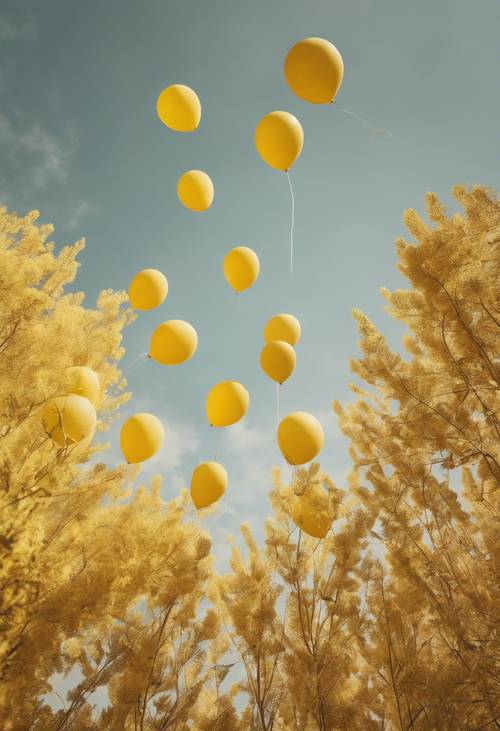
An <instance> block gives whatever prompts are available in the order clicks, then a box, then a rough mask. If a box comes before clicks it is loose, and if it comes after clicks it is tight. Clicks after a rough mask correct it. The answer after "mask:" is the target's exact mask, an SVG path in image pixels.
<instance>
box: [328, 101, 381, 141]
mask: <svg viewBox="0 0 500 731" xmlns="http://www.w3.org/2000/svg"><path fill="white" fill-rule="evenodd" d="M339 109H340V111H341V112H344V114H349V115H350V116H351V117H354V118H355V119H359V121H360V122H362V123H363V124H364V125H365V126H366V127H368V129H372V130H373V131H374V132H375V133H378V134H386V135H389V137H392V132H389V130H387V129H382V128H378V127H374V126H373V125H371V124H370V123H369V122H367V121H366V119H363V117H360V116H359V114H355V113H354V112H350V111H349V110H348V109H344V108H343V107H339Z"/></svg>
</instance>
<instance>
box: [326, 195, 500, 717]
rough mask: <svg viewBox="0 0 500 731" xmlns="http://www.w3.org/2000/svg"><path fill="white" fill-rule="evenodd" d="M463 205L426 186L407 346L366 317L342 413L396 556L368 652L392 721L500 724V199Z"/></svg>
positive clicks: (400, 245) (396, 298) (395, 311)
mask: <svg viewBox="0 0 500 731" xmlns="http://www.w3.org/2000/svg"><path fill="white" fill-rule="evenodd" d="M454 192H455V196H456V198H457V199H458V201H459V202H460V203H461V204H462V206H463V208H464V215H459V214H455V215H453V216H451V217H448V216H446V214H445V210H444V208H443V206H442V205H441V204H440V203H439V201H438V200H437V198H436V197H435V196H434V195H428V196H427V208H428V214H429V217H430V219H431V221H432V222H434V224H435V225H434V226H428V225H426V224H425V223H424V222H423V221H422V220H421V219H420V218H419V217H418V216H417V214H416V213H415V212H414V211H407V212H406V214H405V222H406V224H407V226H408V228H409V230H410V232H411V234H412V235H413V237H414V238H415V240H416V244H412V243H407V242H405V241H403V240H399V241H398V242H397V249H398V253H399V257H400V264H399V268H400V271H401V272H402V274H403V275H404V276H405V277H406V278H407V279H408V280H409V282H410V284H411V288H410V289H409V290H404V291H403V290H397V291H396V292H388V291H387V290H382V292H383V295H384V297H385V298H386V300H387V302H388V310H389V312H390V314H391V315H392V316H393V317H395V318H396V319H398V320H400V321H401V322H402V323H404V325H405V326H406V327H407V329H408V334H407V335H405V337H404V339H403V344H404V347H405V350H406V352H407V355H406V356H404V355H402V354H399V353H395V352H393V351H392V350H391V349H390V348H389V346H388V344H387V342H386V340H385V339H384V337H383V336H382V335H381V334H380V333H379V332H378V331H377V329H376V327H375V326H374V325H373V324H372V323H371V322H370V321H369V320H368V318H366V317H365V316H364V315H363V314H362V313H360V312H356V313H355V317H356V320H357V322H358V326H359V332H360V337H361V340H360V345H361V349H362V353H363V355H362V358H361V359H360V360H357V361H353V362H352V370H353V372H354V373H355V374H356V375H357V376H359V377H360V378H361V379H362V380H363V381H365V382H366V383H368V384H369V386H370V387H371V388H370V390H369V391H363V390H362V389H361V388H360V387H359V386H356V385H355V386H353V389H354V391H355V393H356V394H357V395H358V400H357V401H356V403H355V404H353V405H352V406H350V407H349V408H347V409H345V411H344V410H342V408H341V407H340V405H339V404H335V408H336V411H337V413H338V414H339V416H340V424H341V427H342V429H343V431H344V433H345V434H346V435H347V436H348V437H349V438H350V440H351V444H352V447H351V454H352V459H353V463H354V467H353V471H352V474H351V476H350V485H351V489H352V491H353V492H354V493H355V494H356V495H357V496H358V497H359V498H360V500H361V501H362V502H363V504H364V506H365V509H366V511H367V513H368V515H369V516H370V518H371V521H372V523H373V536H374V538H375V539H376V541H378V542H379V544H380V548H381V550H382V551H383V554H384V556H383V560H381V561H380V562H379V565H378V568H377V570H376V571H374V574H373V577H372V582H371V588H370V594H369V596H370V599H369V608H370V614H371V617H372V622H371V629H370V631H369V633H368V641H367V643H366V646H365V649H364V658H365V661H366V663H367V664H368V666H369V667H371V669H372V672H371V683H372V685H373V687H374V688H376V689H377V691H378V693H379V696H380V703H379V706H378V709H377V708H375V712H376V713H377V715H378V716H379V718H380V720H381V723H382V727H385V728H391V729H392V728H394V729H431V728H432V729H472V728H474V729H479V728H493V727H500V723H499V720H498V719H499V718H500V680H499V678H500V652H499V645H498V631H499V624H498V616H499V609H500V606H499V586H500V581H499V574H498V560H499V553H498V549H499V544H498V504H499V491H498V488H499V479H500V427H499V416H498V415H499V405H500V402H499V385H500V378H499V356H500V284H499V283H500V257H499V244H500V207H499V205H498V201H496V200H495V198H494V196H493V195H492V194H490V193H489V192H488V191H487V190H485V189H483V188H475V189H473V190H469V191H467V190H465V189H464V188H463V187H457V188H455V191H454Z"/></svg>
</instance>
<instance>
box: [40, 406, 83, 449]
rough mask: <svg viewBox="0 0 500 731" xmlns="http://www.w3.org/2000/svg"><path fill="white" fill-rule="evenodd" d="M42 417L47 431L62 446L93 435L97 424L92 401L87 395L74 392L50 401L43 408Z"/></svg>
mask: <svg viewBox="0 0 500 731" xmlns="http://www.w3.org/2000/svg"><path fill="white" fill-rule="evenodd" d="M41 418H42V423H43V427H44V429H45V431H46V432H47V434H48V435H49V436H50V437H51V439H52V440H53V441H54V442H56V444H58V445H59V446H60V447H67V446H68V445H69V444H73V443H75V442H80V441H81V440H82V439H85V438H86V437H91V436H92V435H93V434H94V431H95V428H96V425H97V414H96V410H95V408H94V406H93V405H92V403H91V402H90V401H89V399H88V398H85V396H78V395H77V394H73V393H71V394H68V395H67V396H56V398H53V399H52V400H51V401H49V402H48V403H47V404H46V405H45V406H44V408H43V409H42V413H41Z"/></svg>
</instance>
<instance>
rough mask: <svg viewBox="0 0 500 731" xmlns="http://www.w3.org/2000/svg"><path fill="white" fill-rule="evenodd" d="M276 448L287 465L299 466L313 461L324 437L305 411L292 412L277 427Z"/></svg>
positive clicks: (318, 426) (317, 425)
mask: <svg viewBox="0 0 500 731" xmlns="http://www.w3.org/2000/svg"><path fill="white" fill-rule="evenodd" d="M277 436H278V446H279V448H280V450H281V454H282V455H283V457H284V458H285V459H286V461H287V462H288V464H293V465H301V464H305V463H306V462H310V461H311V460H312V459H314V458H315V457H316V456H317V455H318V454H319V452H320V451H321V449H322V447H323V443H324V441H325V435H324V433H323V427H322V426H321V424H320V423H319V421H318V420H317V419H316V418H315V417H314V416H312V414H308V413H306V412H305V411H294V412H293V413H291V414H288V416H285V418H284V419H283V420H282V421H281V422H280V424H279V426H278V435H277Z"/></svg>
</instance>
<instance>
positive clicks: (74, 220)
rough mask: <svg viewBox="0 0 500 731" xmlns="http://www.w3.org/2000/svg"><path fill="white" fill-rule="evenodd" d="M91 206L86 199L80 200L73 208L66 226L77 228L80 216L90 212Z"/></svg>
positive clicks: (83, 216) (82, 216)
mask: <svg viewBox="0 0 500 731" xmlns="http://www.w3.org/2000/svg"><path fill="white" fill-rule="evenodd" d="M92 210H93V209H92V206H91V205H90V204H89V203H87V201H82V202H81V203H79V204H78V206H77V207H76V208H75V210H74V211H73V213H72V214H71V216H70V217H69V218H68V222H67V226H68V228H78V226H79V225H80V222H81V220H82V218H85V216H87V215H88V214H89V213H91V212H92Z"/></svg>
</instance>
